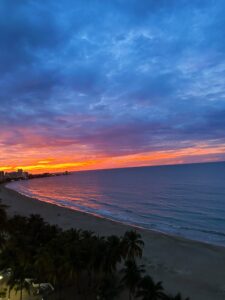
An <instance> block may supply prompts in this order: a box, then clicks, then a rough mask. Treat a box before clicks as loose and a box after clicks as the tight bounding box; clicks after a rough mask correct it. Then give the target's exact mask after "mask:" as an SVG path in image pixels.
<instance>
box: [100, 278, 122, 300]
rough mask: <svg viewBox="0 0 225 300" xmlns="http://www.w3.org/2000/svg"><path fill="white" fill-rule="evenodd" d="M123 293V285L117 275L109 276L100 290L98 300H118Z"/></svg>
mask: <svg viewBox="0 0 225 300" xmlns="http://www.w3.org/2000/svg"><path fill="white" fill-rule="evenodd" d="M121 291H122V285H121V283H120V282H119V280H118V277H117V276H116V275H115V274H111V275H108V276H106V277H105V278H104V280H103V281H102V283H101V286H100V288H99V293H98V295H97V299H99V300H113V299H118V297H119V295H120V293H121Z"/></svg>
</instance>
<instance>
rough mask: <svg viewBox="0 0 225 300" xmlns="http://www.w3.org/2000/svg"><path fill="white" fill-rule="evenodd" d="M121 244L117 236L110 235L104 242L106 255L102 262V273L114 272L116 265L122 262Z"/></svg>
mask: <svg viewBox="0 0 225 300" xmlns="http://www.w3.org/2000/svg"><path fill="white" fill-rule="evenodd" d="M122 250H123V249H122V243H121V240H120V238H119V237H118V236H116V235H111V236H109V237H108V238H107V240H106V253H105V256H104V257H105V261H104V263H103V264H104V271H105V272H106V273H112V272H113V271H116V267H117V264H118V263H120V262H121V261H122V256H123V252H122Z"/></svg>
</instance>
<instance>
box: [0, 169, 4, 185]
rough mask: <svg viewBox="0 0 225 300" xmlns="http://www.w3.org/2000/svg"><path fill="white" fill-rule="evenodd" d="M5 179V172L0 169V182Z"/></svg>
mask: <svg viewBox="0 0 225 300" xmlns="http://www.w3.org/2000/svg"><path fill="white" fill-rule="evenodd" d="M4 179H5V173H4V172H3V171H0V182H2V181H3V180H4Z"/></svg>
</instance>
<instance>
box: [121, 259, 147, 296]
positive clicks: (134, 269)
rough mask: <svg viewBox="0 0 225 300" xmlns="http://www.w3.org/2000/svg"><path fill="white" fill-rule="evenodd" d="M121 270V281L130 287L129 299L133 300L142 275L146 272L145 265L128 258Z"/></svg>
mask: <svg viewBox="0 0 225 300" xmlns="http://www.w3.org/2000/svg"><path fill="white" fill-rule="evenodd" d="M121 272H122V274H123V277H122V280H121V282H122V283H123V284H124V285H125V286H126V287H127V288H128V290H129V300H131V299H132V298H133V296H134V295H135V292H136V288H137V286H138V284H139V282H140V280H141V275H142V273H144V272H145V270H144V267H143V265H141V266H138V265H137V264H136V262H135V261H134V260H128V261H126V262H125V264H124V268H123V269H122V271H121Z"/></svg>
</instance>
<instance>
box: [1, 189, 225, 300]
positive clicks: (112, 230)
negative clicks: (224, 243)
mask: <svg viewBox="0 0 225 300" xmlns="http://www.w3.org/2000/svg"><path fill="white" fill-rule="evenodd" d="M0 199H2V202H3V203H4V204H7V205H8V206H9V208H8V214H9V215H10V216H13V215H15V214H19V215H24V216H28V215H30V214H39V215H41V216H42V217H43V218H44V220H45V221H46V222H49V223H50V224H57V225H59V226H60V227H62V228H63V229H69V228H71V227H74V228H81V229H87V230H92V231H94V232H96V233H97V234H99V235H111V234H116V235H122V234H123V233H124V232H125V231H127V230H129V229H131V227H130V226H128V225H125V224H122V223H118V222H114V221H111V220H108V219H104V218H99V217H96V216H94V215H91V214H87V213H82V212H79V211H75V210H71V209H68V208H65V207H60V206H56V205H53V204H50V203H46V202H42V201H39V200H37V199H33V198H29V197H26V196H24V195H21V194H19V193H17V192H16V191H13V190H10V189H8V188H6V187H5V186H3V185H1V186H0ZM136 230H137V231H139V232H140V233H141V235H142V238H143V240H144V242H145V248H144V254H143V258H142V263H144V264H145V265H146V268H147V271H148V273H149V274H150V275H151V276H152V277H153V278H154V279H155V280H158V281H163V284H164V287H165V289H166V290H167V291H169V292H171V293H173V294H174V293H177V292H181V293H182V295H183V296H185V297H188V296H189V297H190V299H192V300H203V299H204V300H222V299H223V300H224V299H225V247H220V246H214V245H210V244H206V243H201V242H196V241H191V240H187V239H184V238H180V237H174V236H169V235H166V234H163V233H160V232H156V231H150V230H144V229H141V228H137V227H136Z"/></svg>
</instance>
